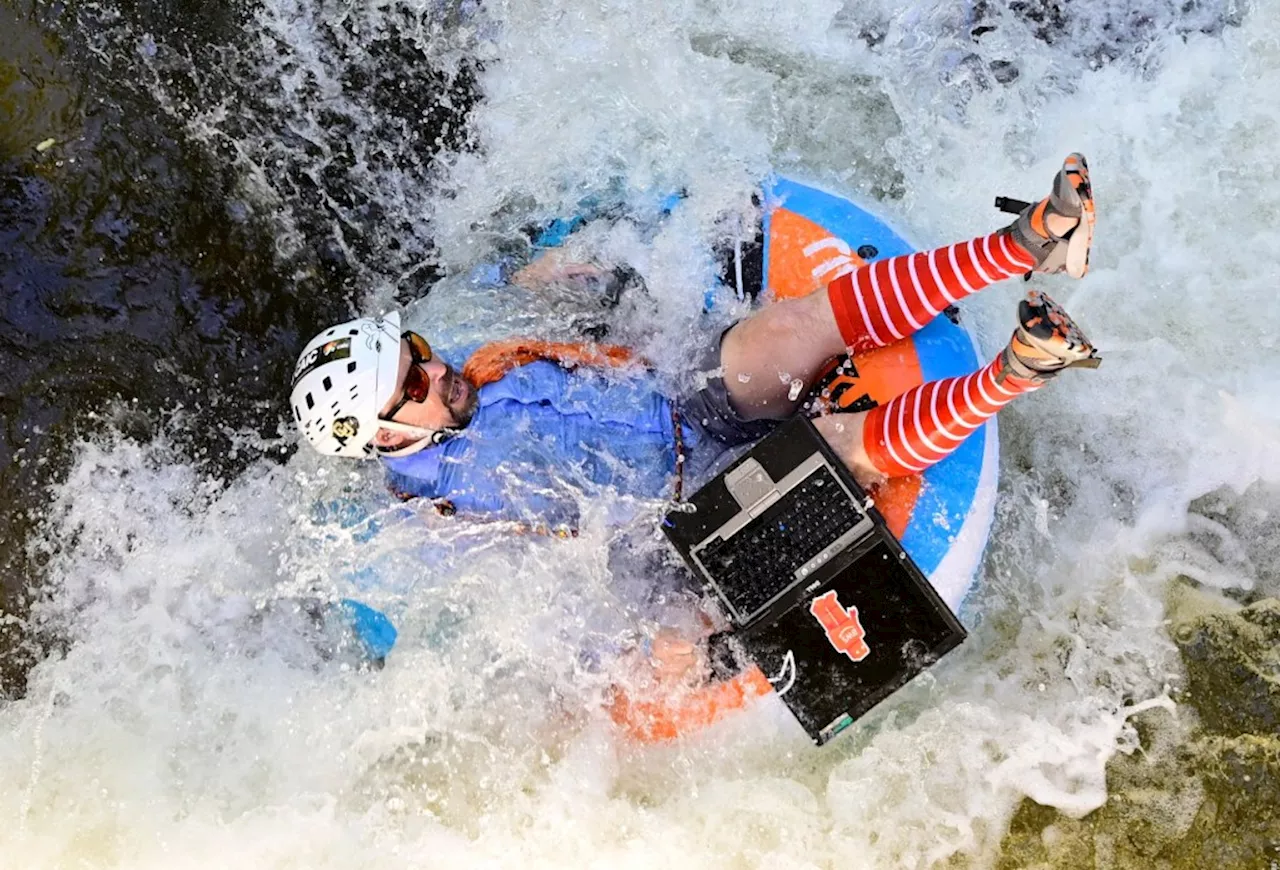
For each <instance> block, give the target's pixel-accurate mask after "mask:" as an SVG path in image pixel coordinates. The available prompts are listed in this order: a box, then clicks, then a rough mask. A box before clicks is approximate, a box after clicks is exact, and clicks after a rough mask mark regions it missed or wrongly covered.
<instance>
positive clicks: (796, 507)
mask: <svg viewBox="0 0 1280 870" xmlns="http://www.w3.org/2000/svg"><path fill="white" fill-rule="evenodd" d="M862 518H863V515H862V514H861V513H860V512H859V511H858V510H857V509H856V508H855V507H854V505H853V502H852V500H851V499H850V498H849V494H848V493H847V492H845V491H844V489H843V488H842V487H841V486H840V484H839V482H837V481H836V479H835V477H834V476H833V475H832V474H831V471H830V470H829V469H827V468H825V467H824V468H820V469H818V470H816V471H815V472H814V473H813V474H811V475H809V476H808V477H807V478H805V479H804V480H803V481H801V482H800V483H799V484H798V485H797V486H796V487H795V488H794V489H792V490H791V491H790V492H788V493H787V494H786V495H785V496H783V497H782V498H781V499H780V500H779V501H778V503H777V504H775V505H773V506H771V507H769V508H768V509H767V510H766V511H765V512H764V513H763V514H761V515H760V516H759V517H757V518H756V519H755V520H753V521H752V522H751V523H750V524H749V525H747V526H746V527H745V528H743V529H742V530H741V531H739V532H738V533H737V534H736V535H734V536H733V537H731V538H730V539H729V540H727V541H725V540H721V539H717V540H715V541H713V542H711V543H710V544H708V545H707V546H706V547H705V548H704V549H703V550H701V551H700V552H699V553H698V558H699V559H701V560H702V564H703V565H705V566H706V568H707V571H708V572H709V573H710V574H711V576H712V577H714V578H715V579H716V582H717V583H719V584H720V587H721V591H722V592H723V593H724V594H725V595H726V597H728V598H729V599H730V601H731V602H732V603H733V605H734V606H735V607H736V608H737V609H738V612H739V614H740V615H741V617H742V618H744V619H745V618H748V617H749V616H750V615H751V614H754V613H755V612H756V611H757V610H759V609H760V608H761V607H763V606H764V605H765V604H767V603H768V602H769V600H770V599H772V598H773V597H774V596H775V595H777V594H778V593H779V592H782V591H783V590H784V589H786V588H787V587H789V586H790V585H791V584H792V583H793V582H794V579H795V578H794V576H793V575H794V574H795V572H796V571H797V570H798V569H799V568H801V567H803V566H804V565H806V563H808V562H810V561H811V560H813V558H814V557H815V556H818V555H820V554H822V552H823V550H825V549H826V548H827V547H828V546H830V545H831V544H832V543H835V542H836V541H837V539H839V538H840V537H841V536H842V535H844V534H845V533H846V532H848V531H849V530H850V529H851V528H853V527H854V526H855V525H857V524H858V523H859V522H860V521H861V520H862ZM837 552H838V551H837ZM830 555H833V554H828V558H829V557H830ZM824 561H825V560H824ZM814 567H816V566H814Z"/></svg>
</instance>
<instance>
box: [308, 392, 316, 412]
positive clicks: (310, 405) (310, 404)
mask: <svg viewBox="0 0 1280 870" xmlns="http://www.w3.org/2000/svg"><path fill="white" fill-rule="evenodd" d="M315 406H316V400H315V399H313V398H312V397H311V394H310V393H307V410H308V411H310V410H311V409H312V408H314V407H315Z"/></svg>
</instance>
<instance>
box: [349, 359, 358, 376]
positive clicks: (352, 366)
mask: <svg viewBox="0 0 1280 870" xmlns="http://www.w3.org/2000/svg"><path fill="white" fill-rule="evenodd" d="M355 371H356V361H355V360H352V361H351V362H349V363H347V374H349V375H351V374H355Z"/></svg>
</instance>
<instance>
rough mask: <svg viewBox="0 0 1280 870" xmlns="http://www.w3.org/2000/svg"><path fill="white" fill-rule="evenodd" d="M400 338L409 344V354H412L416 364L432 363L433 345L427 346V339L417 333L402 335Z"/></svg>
mask: <svg viewBox="0 0 1280 870" xmlns="http://www.w3.org/2000/svg"><path fill="white" fill-rule="evenodd" d="M400 337H401V338H403V339H404V340H405V341H407V342H409V353H410V354H412V356H413V361H414V362H416V363H428V362H431V356H432V354H431V345H429V344H427V340H426V339H425V338H423V337H422V336H420V335H418V333H416V332H405V333H401V335H400Z"/></svg>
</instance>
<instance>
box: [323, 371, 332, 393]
mask: <svg viewBox="0 0 1280 870" xmlns="http://www.w3.org/2000/svg"><path fill="white" fill-rule="evenodd" d="M320 383H322V384H324V391H325V392H326V393H327V392H329V391H330V390H332V389H333V379H332V378H330V377H329V376H328V375H325V378H324V380H323V381H321V382H320Z"/></svg>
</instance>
